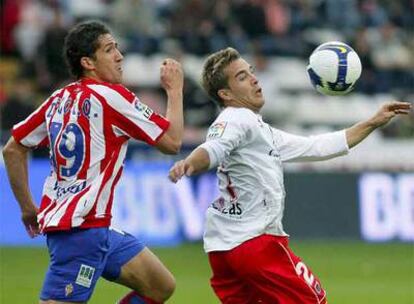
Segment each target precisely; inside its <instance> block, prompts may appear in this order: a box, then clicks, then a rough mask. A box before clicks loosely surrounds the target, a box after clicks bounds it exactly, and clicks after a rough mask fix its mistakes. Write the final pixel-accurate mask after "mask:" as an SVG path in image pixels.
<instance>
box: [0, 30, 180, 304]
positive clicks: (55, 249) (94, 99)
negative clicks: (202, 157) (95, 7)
mask: <svg viewBox="0 0 414 304" xmlns="http://www.w3.org/2000/svg"><path fill="white" fill-rule="evenodd" d="M65 57H66V61H67V63H68V66H69V68H70V70H71V72H72V74H73V75H74V76H75V77H76V79H77V81H75V82H73V83H70V84H68V85H67V86H65V87H63V88H61V89H59V90H57V91H56V92H54V93H53V94H52V95H51V96H50V97H49V98H48V99H47V100H46V101H45V102H44V103H43V104H42V105H41V106H40V107H39V108H38V109H37V110H36V111H35V112H34V113H32V114H31V115H30V116H29V117H28V118H27V119H25V120H24V121H22V122H20V123H18V124H17V125H15V126H14V128H13V131H12V137H11V138H10V140H9V141H8V143H7V144H6V146H5V147H4V150H3V155H4V161H5V164H6V168H7V173H8V176H9V180H10V184H11V187H12V190H13V192H14V194H15V197H16V199H17V201H18V203H19V205H20V208H21V212H22V221H23V223H24V225H25V227H26V229H27V232H28V233H29V235H30V236H31V237H35V236H36V235H38V234H39V233H43V234H45V235H46V237H47V245H48V250H49V254H50V264H49V269H48V271H47V273H46V277H45V281H44V285H43V288H42V291H41V293H40V303H43V304H44V303H86V302H87V301H88V299H89V298H90V296H91V295H92V292H93V289H94V287H95V284H96V282H97V280H98V278H99V277H101V276H102V277H104V278H106V279H108V280H110V281H114V282H117V283H119V284H122V285H125V286H127V287H129V288H131V289H132V290H133V291H132V292H131V293H130V294H128V295H127V296H125V297H124V298H123V299H122V300H121V301H120V303H123V304H125V303H162V302H164V301H165V300H166V299H168V298H169V297H170V296H171V294H172V293H173V291H174V288H175V279H174V277H173V276H172V274H171V273H170V272H169V271H168V270H167V268H166V267H165V266H164V265H163V264H162V263H161V262H160V261H159V259H158V258H157V257H156V256H155V255H154V254H153V253H152V252H151V251H150V250H149V249H148V248H146V247H145V246H144V245H143V244H142V243H141V242H140V241H139V240H137V239H136V238H134V237H133V236H131V235H130V234H128V233H125V232H122V231H118V230H114V229H110V228H109V226H110V223H111V207H112V201H113V195H114V189H115V186H116V184H117V182H118V180H119V178H120V176H121V173H122V169H123V163H124V159H125V154H126V150H127V145H128V142H129V140H130V139H136V140H140V141H144V142H146V143H148V144H149V145H152V146H154V147H155V148H157V149H159V150H160V151H161V152H163V153H167V154H176V153H177V152H178V151H179V149H180V147H181V140H182V134H183V105H182V90H183V72H182V68H181V65H180V64H179V63H178V62H176V61H174V60H172V59H165V60H164V62H163V63H162V65H161V69H160V80H161V85H162V86H163V88H164V89H165V91H166V94H167V97H168V104H167V112H166V117H165V118H164V117H163V116H161V115H159V114H157V113H155V112H154V111H153V110H152V109H150V108H149V107H148V106H147V105H145V104H144V103H141V102H140V100H139V99H138V97H137V96H135V94H134V93H132V92H131V91H129V90H128V89H127V88H125V87H124V86H123V85H122V61H123V56H122V54H121V52H120V51H119V49H118V44H117V42H116V40H115V39H114V37H113V36H112V35H111V32H110V30H109V29H108V28H107V27H106V26H105V25H103V24H102V23H99V22H85V23H81V24H78V25H77V26H75V27H74V28H73V29H72V30H71V31H70V32H69V34H68V36H67V37H66V40H65ZM39 146H48V147H49V149H50V159H51V166H52V170H51V173H50V175H49V176H48V177H47V178H46V181H45V184H44V188H43V196H42V199H41V202H40V206H39V207H37V205H36V203H35V202H34V200H33V198H32V195H31V193H30V190H29V186H28V174H29V172H28V168H27V160H28V155H29V151H30V149H33V148H36V147H39Z"/></svg>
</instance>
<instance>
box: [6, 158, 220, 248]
mask: <svg viewBox="0 0 414 304" xmlns="http://www.w3.org/2000/svg"><path fill="white" fill-rule="evenodd" d="M170 167H171V163H169V162H145V163H134V162H129V163H127V164H126V166H125V169H124V172H123V175H122V178H121V180H120V182H119V184H118V187H117V189H116V192H115V197H114V203H113V219H112V226H114V227H116V228H119V229H122V230H125V231H127V232H129V233H131V234H133V235H135V236H137V237H139V238H141V239H143V240H144V241H145V242H146V243H147V244H149V245H160V246H167V245H174V244H178V243H180V242H182V241H184V240H200V239H201V238H202V235H203V222H204V221H203V218H204V211H205V209H206V208H207V206H208V204H209V203H210V202H211V201H212V200H213V198H214V197H216V196H217V194H218V191H217V185H216V184H217V183H216V178H215V176H214V174H212V173H209V174H204V175H201V176H200V177H198V178H195V179H189V178H183V179H182V180H181V181H180V182H178V183H177V184H173V183H171V182H170V181H169V180H168V178H167V176H168V170H169V168H170ZM49 170H50V165H49V162H48V161H47V160H32V161H31V162H30V167H29V172H30V174H29V175H30V181H29V183H30V189H31V191H32V193H33V197H34V199H35V201H36V202H40V198H41V193H42V188H43V182H44V180H45V178H46V176H47V175H48V174H49V172H50V171H49ZM6 178H7V176H6V172H5V168H4V165H3V164H1V165H0V181H1V192H0V193H1V194H0V245H40V244H44V242H45V241H44V237H37V238H35V239H30V238H29V237H28V235H27V234H26V231H25V229H24V226H23V224H22V223H21V221H20V209H19V207H18V204H17V202H16V201H15V198H14V196H13V194H12V192H11V189H10V187H9V185H8V182H7V179H6Z"/></svg>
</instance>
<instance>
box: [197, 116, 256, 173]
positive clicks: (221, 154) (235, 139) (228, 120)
mask: <svg viewBox="0 0 414 304" xmlns="http://www.w3.org/2000/svg"><path fill="white" fill-rule="evenodd" d="M239 112H240V113H238V114H239V115H237V116H238V117H235V115H236V113H235V112H232V113H230V114H234V116H230V115H220V116H219V117H218V118H217V119H216V121H215V122H214V123H213V124H212V125H211V126H210V128H209V129H208V132H207V138H206V142H205V143H203V144H201V145H200V146H199V147H200V148H203V149H204V150H206V151H207V153H208V155H209V158H210V169H211V168H215V167H217V166H218V165H219V164H220V163H221V162H223V161H224V160H225V159H226V158H227V157H228V156H229V155H230V153H231V152H232V151H233V150H235V149H237V148H238V147H240V146H241V145H243V144H244V143H245V142H246V139H247V137H248V133H249V131H250V128H251V124H250V120H251V119H252V118H251V117H250V116H249V115H248V114H247V115H246V113H242V112H241V111H239Z"/></svg>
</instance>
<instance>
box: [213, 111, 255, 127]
mask: <svg viewBox="0 0 414 304" xmlns="http://www.w3.org/2000/svg"><path fill="white" fill-rule="evenodd" d="M255 119H256V114H255V113H254V112H253V111H252V110H250V109H247V108H236V107H226V108H224V110H223V111H221V113H220V114H219V116H218V117H217V119H216V121H217V120H221V121H228V122H233V123H236V124H249V123H250V122H252V121H255Z"/></svg>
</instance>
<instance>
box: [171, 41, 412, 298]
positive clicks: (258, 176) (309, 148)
mask: <svg viewBox="0 0 414 304" xmlns="http://www.w3.org/2000/svg"><path fill="white" fill-rule="evenodd" d="M203 86H204V89H205V90H206V91H207V93H208V94H209V95H210V97H211V98H212V99H213V100H215V101H216V102H217V103H218V104H219V105H220V106H221V107H222V108H223V110H222V111H221V113H220V114H219V116H218V117H217V119H216V120H215V122H213V124H212V125H211V127H210V129H209V131H208V134H207V140H206V142H205V143H203V144H202V145H200V146H199V147H197V148H196V149H195V150H194V151H193V152H192V153H191V154H190V155H189V156H188V157H187V158H186V159H185V160H181V161H178V162H177V163H176V164H175V165H174V166H173V167H172V168H171V170H170V174H169V177H170V179H171V180H172V181H173V182H177V181H178V180H179V179H180V178H181V177H182V176H184V175H187V176H190V175H193V174H197V173H201V172H203V171H206V170H208V169H212V168H217V176H218V180H219V189H220V197H219V198H217V199H216V200H215V201H214V202H213V203H212V204H211V205H210V207H209V208H208V209H207V214H206V225H205V233H204V249H205V251H206V252H207V253H208V256H209V261H210V266H211V268H212V272H213V276H212V278H211V286H212V287H213V289H214V291H215V293H216V295H217V296H218V297H219V299H220V300H221V302H222V303H225V304H230V303H231V304H242V303H243V304H252V303H262V304H273V303H281V304H282V303H283V304H299V303H300V304H325V303H326V293H325V291H324V290H323V288H322V286H321V284H320V282H319V280H318V278H317V277H316V276H315V275H314V274H313V273H312V271H311V270H310V269H309V268H308V267H307V266H306V265H305V264H304V262H303V261H302V260H301V259H300V258H299V257H297V256H296V255H295V254H294V253H293V252H292V250H291V249H290V248H289V241H288V234H287V233H286V232H285V231H284V229H283V225H282V217H283V210H284V207H285V188H284V184H283V163H284V162H287V161H314V160H324V159H329V158H333V157H337V156H340V155H344V154H346V153H348V151H349V149H350V148H352V147H353V146H355V145H357V144H358V143H359V142H361V141H362V140H363V139H364V138H365V137H367V136H368V135H369V134H370V133H371V132H372V131H373V130H375V129H376V128H378V127H380V126H382V125H384V124H386V123H387V122H388V121H389V120H391V119H392V118H393V117H395V116H397V115H399V114H407V113H408V112H409V111H410V108H411V105H410V104H409V103H406V102H390V103H387V104H385V105H384V106H383V107H382V108H381V109H380V110H379V111H378V112H377V113H376V114H375V115H374V116H373V117H372V118H370V119H368V120H366V121H363V122H361V123H358V124H356V125H354V126H352V127H350V128H348V129H346V130H342V131H338V132H332V133H327V134H321V135H317V136H311V137H302V136H297V135H292V134H289V133H286V132H283V131H281V130H278V129H276V128H273V127H271V126H270V125H268V124H267V123H266V122H264V121H263V119H262V117H261V115H260V114H259V112H260V109H261V108H262V106H263V104H264V102H265V100H264V98H263V94H262V90H261V88H260V84H259V82H258V80H257V78H256V76H255V74H254V71H253V68H252V66H250V65H249V64H248V63H247V62H246V61H245V60H244V59H243V58H241V57H240V54H239V53H238V52H237V51H236V50H234V49H232V48H227V49H225V50H221V51H219V52H217V53H214V54H212V55H211V56H210V57H209V58H208V59H207V61H206V63H205V65H204V69H203Z"/></svg>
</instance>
